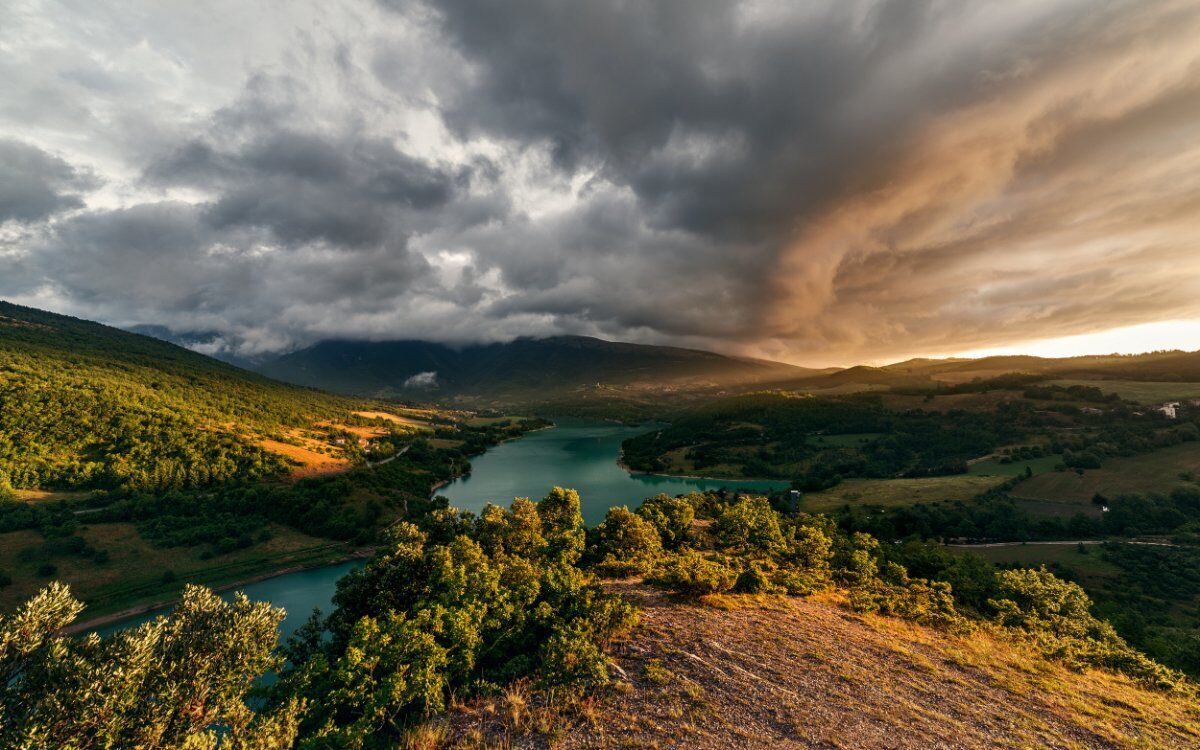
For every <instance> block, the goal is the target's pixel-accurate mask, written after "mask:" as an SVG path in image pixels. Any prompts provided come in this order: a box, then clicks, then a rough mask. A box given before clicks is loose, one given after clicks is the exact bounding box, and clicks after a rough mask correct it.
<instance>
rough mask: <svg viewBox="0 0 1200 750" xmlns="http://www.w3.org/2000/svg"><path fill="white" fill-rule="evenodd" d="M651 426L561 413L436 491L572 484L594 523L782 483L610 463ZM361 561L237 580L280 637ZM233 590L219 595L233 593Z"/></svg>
mask: <svg viewBox="0 0 1200 750" xmlns="http://www.w3.org/2000/svg"><path fill="white" fill-rule="evenodd" d="M656 427H657V426H656V425H652V424H651V425H643V426H641V427H627V426H625V425H620V424H616V423H612V422H599V421H595V420H579V419H562V420H557V421H556V423H555V427H553V428H550V429H546V430H539V431H537V432H533V433H530V434H527V435H526V436H525V437H522V438H520V439H518V440H512V441H509V442H507V443H504V444H502V445H498V446H496V447H495V448H492V449H491V450H489V451H488V452H487V453H484V454H483V455H482V456H476V457H475V458H473V459H472V460H471V474H470V476H467V477H461V478H459V479H457V480H455V481H454V482H452V483H450V484H448V485H446V486H445V487H442V488H441V489H439V490H438V494H441V495H445V496H446V497H447V498H449V499H450V503H451V505H454V506H455V507H458V508H462V509H464V510H471V511H476V512H477V511H479V510H482V509H483V507H484V505H486V504H487V503H489V502H492V503H496V504H498V505H504V506H506V507H507V505H508V504H509V503H511V502H512V499H513V498H514V497H529V498H534V499H537V498H540V497H542V496H544V495H545V494H546V493H547V492H549V491H550V489H551V488H552V487H554V486H555V485H558V486H560V487H569V488H573V489H575V490H578V491H579V495H580V500H581V502H582V504H583V517H584V521H585V522H586V523H588V524H595V523H598V522H600V521H601V520H602V519H603V518H604V514H605V513H606V512H607V511H608V509H609V508H611V507H612V506H614V505H628V506H629V507H630V508H636V507H637V506H638V505H639V504H640V503H641V502H642V500H644V499H646V498H647V497H651V496H652V495H657V494H658V493H660V492H665V493H667V494H668V495H678V494H682V493H686V492H691V491H693V490H709V489H720V488H721V487H727V488H729V489H745V490H750V489H754V490H767V489H773V488H782V487H786V486H787V483H786V482H770V481H737V480H728V479H683V478H675V477H659V476H651V475H647V474H630V473H629V472H627V471H625V470H624V469H622V468H621V467H620V466H619V465H618V464H617V458H618V457H619V456H620V450H621V441H622V440H624V439H626V438H628V437H632V436H634V435H640V434H642V433H644V432H647V431H649V430H651V429H656ZM361 565H363V562H362V561H361V560H356V561H352V562H346V563H341V564H338V565H330V566H327V567H323V568H313V569H310V570H303V571H299V572H297V573H288V574H286V575H282V576H277V577H275V578H269V579H267V580H265V581H259V582H257V583H251V584H247V585H246V586H243V587H240V588H239V590H240V591H244V592H245V593H246V595H247V596H249V597H250V598H251V599H253V600H255V601H269V602H271V603H272V604H274V605H275V606H277V607H283V608H284V609H285V610H287V618H286V619H285V620H284V621H283V624H282V626H281V627H280V631H281V635H282V636H283V637H284V638H286V637H287V636H289V635H290V634H291V633H292V632H293V631H294V630H295V629H296V628H298V627H300V626H301V625H303V624H304V622H305V621H306V620H307V619H308V616H309V614H310V613H311V612H312V610H313V608H314V607H319V608H320V609H321V610H322V611H323V612H325V613H328V612H329V611H330V609H331V607H330V599H331V598H332V596H333V593H334V591H335V589H336V584H337V581H338V579H339V578H341V577H342V576H344V575H345V574H346V573H348V572H349V571H350V570H352V569H354V568H355V567H359V566H361ZM232 595H233V594H232V592H230V593H226V594H224V596H226V597H227V598H228V597H232ZM168 611H169V608H164V609H162V610H156V611H153V612H147V613H146V614H143V615H137V616H135V617H130V618H127V619H124V620H120V621H118V622H114V623H111V624H109V625H105V626H104V627H102V628H98V629H97V630H96V632H98V633H100V634H101V635H106V634H108V633H112V632H114V631H116V630H120V629H122V628H128V627H131V626H133V625H138V624H140V623H143V622H146V621H148V620H150V619H153V618H154V617H156V616H158V615H160V614H165V613H166V612H168Z"/></svg>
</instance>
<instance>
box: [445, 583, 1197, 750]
mask: <svg viewBox="0 0 1200 750" xmlns="http://www.w3.org/2000/svg"><path fill="white" fill-rule="evenodd" d="M607 585H608V586H609V587H610V588H611V589H613V590H616V591H620V592H622V593H624V594H625V595H627V596H628V597H629V598H630V599H632V600H633V601H634V602H635V603H636V604H637V605H638V606H639V607H640V608H641V623H642V624H641V625H640V626H639V628H638V629H637V630H636V631H635V632H634V633H633V634H632V635H631V636H630V637H628V638H627V639H625V640H624V641H622V642H621V643H619V644H617V645H616V647H615V651H614V654H613V657H614V659H613V660H614V664H615V668H614V675H615V676H616V678H617V682H616V685H615V686H614V687H613V689H611V690H608V691H606V692H605V693H604V694H602V695H601V696H600V697H599V698H598V699H597V700H596V701H595V704H594V705H592V706H590V707H589V708H588V709H587V710H586V711H584V710H581V709H578V708H576V709H562V708H560V710H559V714H558V717H559V719H558V720H559V722H560V724H559V727H558V732H557V734H555V735H554V737H553V738H547V737H545V736H539V735H538V731H539V730H538V728H537V727H536V726H534V725H532V723H526V725H527V726H528V727H529V728H528V729H527V730H526V731H527V733H528V735H529V736H525V737H520V736H519V735H516V736H517V737H519V743H518V744H519V746H521V747H547V746H549V747H561V748H596V747H687V748H701V749H711V750H717V749H718V748H728V747H747V748H758V747H769V748H779V749H780V750H790V749H791V748H830V747H839V748H894V749H896V750H910V749H911V750H916V749H917V748H920V749H921V750H924V749H925V748H935V747H938V748H940V747H946V748H950V747H953V748H970V749H973V748H997V747H1008V748H1125V747H1146V748H1195V747H1200V707H1198V706H1197V705H1196V704H1195V703H1193V702H1190V701H1188V700H1185V699H1182V698H1178V697H1173V696H1170V695H1167V694H1164V693H1158V692H1153V691H1150V690H1147V689H1145V688H1143V687H1141V686H1139V685H1138V684H1136V683H1134V682H1133V681H1132V680H1130V679H1128V678H1125V677H1121V676H1118V675H1114V674H1109V673H1107V672H1102V671H1098V670H1092V671H1087V672H1082V673H1080V672H1072V671H1070V670H1068V669H1066V668H1065V667H1063V666H1061V665H1060V664H1057V663H1054V662H1049V661H1046V660H1045V659H1042V658H1040V657H1039V656H1036V655H1035V654H1034V652H1033V651H1032V650H1031V649H1029V648H1027V647H1025V646H1023V645H1022V644H1021V643H1019V642H1016V641H1013V640H1010V639H1009V638H1008V637H1007V636H1000V635H997V634H994V633H991V632H987V631H980V632H975V633H972V634H970V635H965V636H958V635H952V634H948V633H946V632H943V631H939V630H934V629H931V628H927V627H923V626H920V625H916V624H913V623H910V622H905V621H901V620H896V619H892V618H887V617H877V616H873V615H859V614H855V613H853V612H850V611H848V610H847V609H846V607H845V597H844V595H843V594H841V593H839V592H836V591H835V592H828V593H824V594H821V595H817V596H814V597H810V598H808V599H796V598H789V597H766V598H764V597H747V600H748V601H747V603H746V605H745V606H735V605H732V604H730V606H727V607H723V608H721V609H714V608H713V607H711V606H704V605H702V604H701V605H697V604H688V603H684V602H681V601H678V600H676V599H674V598H672V597H669V596H666V595H664V594H663V593H662V592H660V591H657V590H655V589H651V588H649V587H646V586H643V585H641V584H638V583H637V582H610V583H608V584H607ZM726 598H727V599H735V598H737V597H726ZM767 600H772V601H770V603H768V601H767ZM526 700H527V703H528V704H529V705H530V706H531V707H532V710H536V706H537V700H538V698H537V697H536V695H535V696H529V697H528V698H527V699H526ZM502 713H503V711H501V710H499V706H498V705H496V706H494V707H493V709H492V711H491V712H490V713H489V712H488V711H486V710H483V709H482V708H481V707H479V706H466V707H463V710H461V711H460V712H458V713H456V714H455V715H454V717H453V718H452V720H451V724H452V726H453V734H454V735H455V736H456V737H468V736H470V737H472V738H473V741H474V742H476V743H477V744H476V746H486V744H485V743H486V742H487V741H488V739H489V738H498V737H505V738H510V739H511V738H514V733H513V731H512V728H511V725H510V724H509V723H508V722H505V721H501V720H498V719H497V718H496V716H497V715H498V714H502ZM451 746H453V743H451Z"/></svg>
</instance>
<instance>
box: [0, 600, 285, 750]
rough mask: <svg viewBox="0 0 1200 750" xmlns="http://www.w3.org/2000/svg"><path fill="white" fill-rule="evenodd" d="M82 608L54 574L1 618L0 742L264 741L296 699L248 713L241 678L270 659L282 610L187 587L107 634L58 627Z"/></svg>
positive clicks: (196, 744)
mask: <svg viewBox="0 0 1200 750" xmlns="http://www.w3.org/2000/svg"><path fill="white" fill-rule="evenodd" d="M82 610H83V605H82V604H80V603H79V602H78V601H76V600H75V599H74V598H73V597H72V596H71V594H70V590H69V589H68V588H67V587H66V586H64V585H62V584H60V583H53V584H51V585H50V586H48V587H47V588H45V589H43V590H42V591H41V593H39V594H38V595H37V596H35V597H34V598H33V599H31V600H29V601H28V602H27V603H26V604H25V605H24V606H23V607H21V608H20V609H19V610H18V611H17V612H16V613H15V614H13V615H11V616H8V617H5V618H3V619H2V620H0V684H2V685H3V686H4V687H3V688H2V690H0V712H2V714H0V718H2V721H0V745H2V746H4V747H64V748H66V747H138V748H147V749H148V750H153V749H155V748H164V749H165V748H178V747H189V748H215V747H216V746H217V743H218V738H219V737H224V738H225V739H224V740H222V741H221V747H222V748H224V747H230V748H239V749H242V750H251V749H253V750H273V749H275V748H289V747H291V746H292V744H293V743H294V741H295V738H296V731H297V724H298V719H299V715H300V712H301V708H302V704H300V703H299V702H298V701H294V700H292V701H287V702H284V703H283V704H281V705H280V706H279V707H278V708H277V709H276V710H275V711H273V712H270V713H263V714H255V713H254V712H253V711H252V710H251V709H250V707H249V706H248V705H247V703H246V694H247V692H248V691H249V689H250V687H251V684H252V683H253V682H254V680H256V679H257V678H258V677H260V676H261V675H262V674H264V673H265V672H267V671H269V670H271V669H274V668H276V667H277V666H278V661H277V659H276V657H275V656H274V654H273V649H274V647H275V645H276V644H277V642H278V635H277V630H276V628H277V627H278V625H279V622H280V620H281V619H283V610H280V609H275V608H272V607H271V606H270V605H268V604H263V603H252V602H250V601H249V600H248V599H246V597H245V596H241V595H239V596H238V597H237V598H236V599H235V600H234V601H233V602H226V601H224V600H222V599H221V598H220V597H218V596H217V595H216V594H214V593H213V592H212V591H210V590H208V589H205V588H202V587H199V586H188V587H187V588H186V589H185V590H184V592H183V598H182V599H181V600H180V602H179V605H178V606H177V607H176V608H175V610H174V611H173V612H172V613H171V615H170V617H160V618H158V619H156V620H155V621H153V622H149V623H146V624H145V625H142V626H140V627H138V628H133V629H130V630H126V631H122V632H120V633H118V634H116V635H113V636H110V637H108V638H100V637H99V636H97V635H95V634H92V635H89V636H86V637H83V638H74V637H71V636H64V635H62V634H61V630H62V628H64V627H65V626H67V625H69V624H70V623H71V622H73V621H74V620H75V618H76V617H77V616H78V615H79V613H80V612H81V611H82Z"/></svg>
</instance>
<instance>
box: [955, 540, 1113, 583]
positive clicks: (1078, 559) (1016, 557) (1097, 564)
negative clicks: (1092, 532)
mask: <svg viewBox="0 0 1200 750" xmlns="http://www.w3.org/2000/svg"><path fill="white" fill-rule="evenodd" d="M1099 547H1100V545H1097V544H1091V545H1084V547H1083V550H1085V551H1080V548H1079V545H1078V544H1075V543H1073V542H1064V543H1061V544H1060V543H1057V542H1055V543H1047V544H1014V545H1009V546H1004V547H982V546H978V545H974V546H963V547H953V546H952V547H950V549H951V550H952V551H953V552H955V553H961V554H967V553H970V554H974V555H978V556H980V557H982V558H984V559H986V560H988V561H990V562H993V563H997V564H1005V563H1015V564H1017V565H1021V566H1023V567H1036V566H1038V565H1052V564H1056V563H1057V564H1059V565H1063V566H1066V567H1068V568H1071V569H1072V570H1076V571H1079V572H1080V573H1081V574H1088V575H1092V576H1105V575H1115V574H1117V573H1119V572H1120V569H1119V568H1117V567H1116V566H1115V565H1113V564H1112V563H1110V562H1108V561H1106V560H1105V559H1104V556H1103V555H1102V554H1101V553H1100V548H1099Z"/></svg>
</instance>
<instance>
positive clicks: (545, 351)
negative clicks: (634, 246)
mask: <svg viewBox="0 0 1200 750" xmlns="http://www.w3.org/2000/svg"><path fill="white" fill-rule="evenodd" d="M257 369H258V371H259V372H262V373H263V374H265V375H269V376H270V377H273V378H278V379H279V380H284V381H287V382H291V383H297V384H299V385H308V386H314V387H318V388H322V389H325V390H330V391H335V392H340V393H348V394H356V395H366V396H404V397H408V398H420V397H424V398H427V399H441V398H445V397H450V396H472V397H479V398H490V399H500V400H509V401H547V400H551V399H554V398H558V397H561V396H563V395H564V394H568V393H570V392H572V391H576V390H580V389H589V388H591V389H594V388H605V387H617V388H622V389H626V390H630V391H637V390H656V389H658V390H663V389H666V390H670V389H675V388H691V389H696V388H721V387H733V386H747V385H752V384H762V385H764V386H766V385H768V384H772V383H775V382H779V381H785V380H791V379H797V378H804V377H813V376H817V375H820V374H823V373H826V372H828V371H827V370H812V369H807V368H803V367H796V366H793V365H788V364H783V363H780V362H771V361H767V360H761V359H751V358H745V357H731V356H726V355H721V354H715V353H713V352H707V351H700V350H697V349H681V348H678V347H669V346H648V345H643V344H624V343H616V342H611V341H603V340H601V339H595V338H589V337H586V336H556V337H552V338H541V339H535V338H519V339H516V340H514V341H511V342H508V343H497V344H480V345H473V346H467V347H463V348H453V347H450V346H446V345H444V344H437V343H432V342H428V341H382V342H370V341H324V342H321V343H319V344H316V345H314V346H311V347H309V348H307V349H302V350H300V351H296V352H292V353H291V354H286V355H283V356H281V357H278V358H277V359H274V360H271V361H268V362H265V363H263V364H262V365H260V366H259V367H258V368H257Z"/></svg>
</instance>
